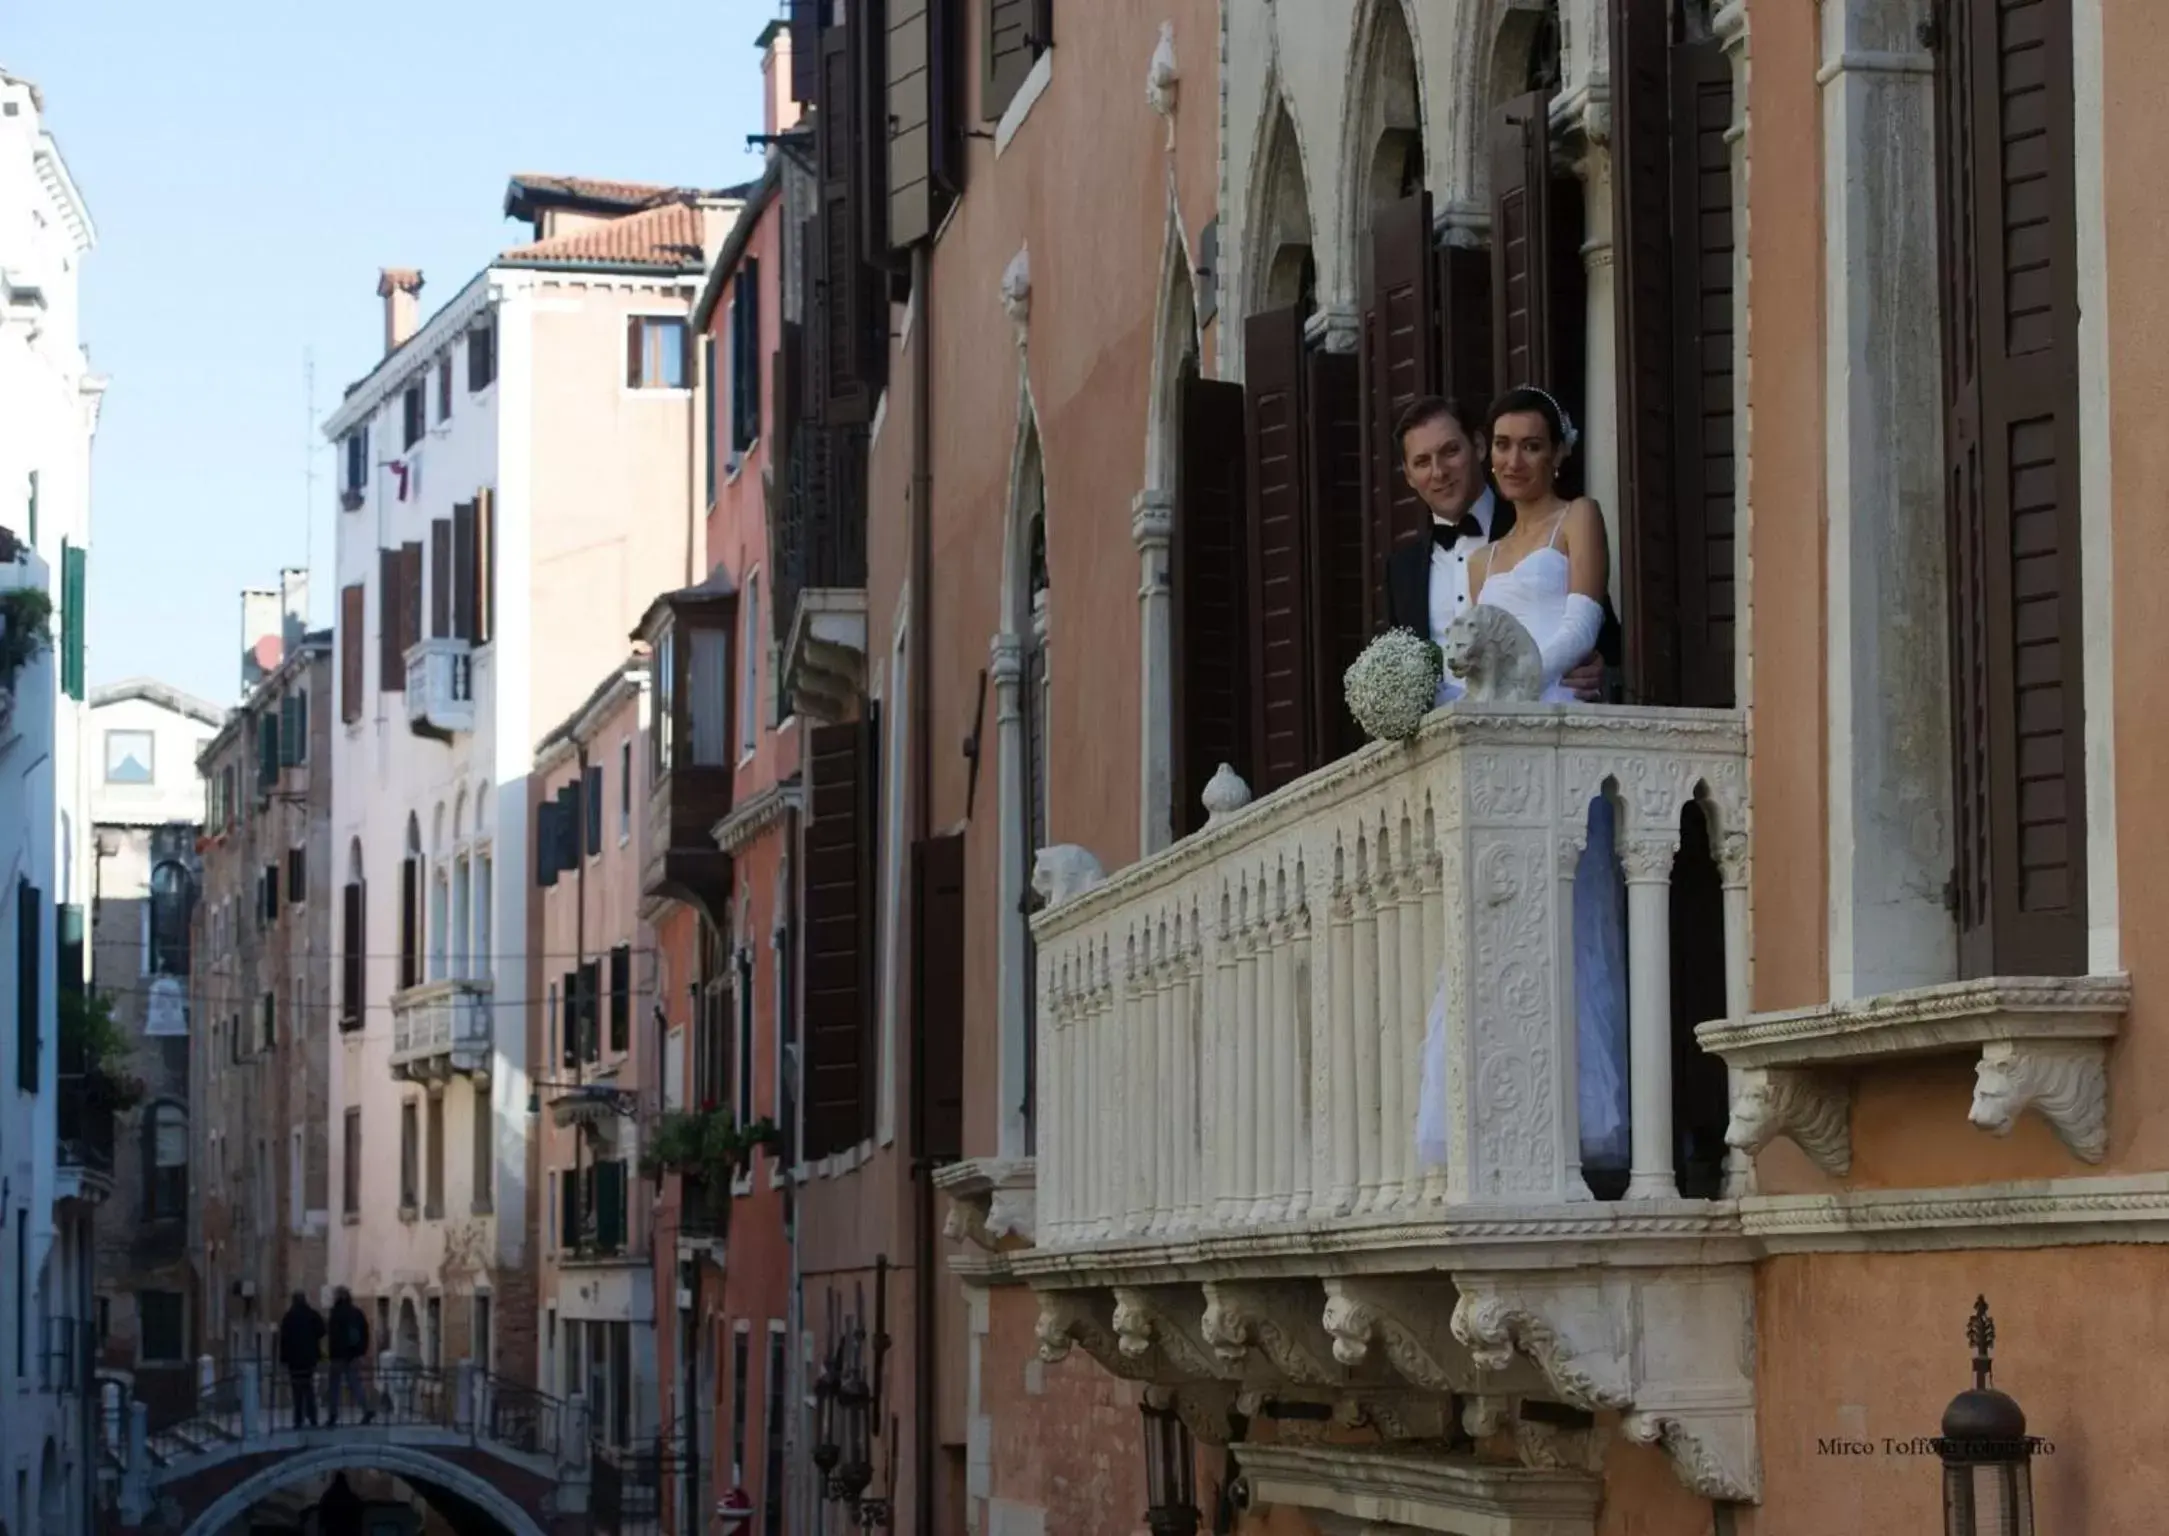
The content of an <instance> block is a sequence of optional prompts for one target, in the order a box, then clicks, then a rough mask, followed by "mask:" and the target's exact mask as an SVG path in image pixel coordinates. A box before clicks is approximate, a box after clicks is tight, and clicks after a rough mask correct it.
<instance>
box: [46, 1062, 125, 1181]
mask: <svg viewBox="0 0 2169 1536" xmlns="http://www.w3.org/2000/svg"><path fill="white" fill-rule="evenodd" d="M55 1118H56V1125H55V1130H56V1132H57V1134H58V1139H59V1143H60V1165H61V1166H62V1167H63V1168H78V1169H81V1170H83V1171H84V1172H87V1173H98V1174H107V1175H110V1174H111V1173H112V1172H113V1109H112V1105H111V1103H110V1102H109V1101H108V1100H106V1099H105V1098H104V1097H103V1096H102V1095H101V1094H100V1093H99V1092H95V1091H93V1087H92V1084H91V1083H90V1081H89V1079H88V1078H87V1077H86V1075H85V1074H82V1073H70V1072H63V1073H62V1074H61V1075H60V1098H59V1101H58V1103H57V1105H56V1108H55Z"/></svg>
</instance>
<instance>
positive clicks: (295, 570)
mask: <svg viewBox="0 0 2169 1536" xmlns="http://www.w3.org/2000/svg"><path fill="white" fill-rule="evenodd" d="M279 605H280V607H281V608H282V609H283V610H284V619H285V622H284V624H283V625H282V626H281V628H280V639H281V640H282V642H283V645H284V652H285V654H286V655H288V656H291V655H293V654H294V653H295V652H297V651H299V650H300V649H301V642H302V640H303V639H304V638H305V637H306V636H307V635H308V633H309V573H308V572H307V571H306V570H304V569H302V568H301V567H299V566H288V567H286V568H285V569H284V570H282V571H280V572H279Z"/></svg>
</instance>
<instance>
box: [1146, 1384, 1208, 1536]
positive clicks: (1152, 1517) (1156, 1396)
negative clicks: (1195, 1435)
mask: <svg viewBox="0 0 2169 1536" xmlns="http://www.w3.org/2000/svg"><path fill="white" fill-rule="evenodd" d="M1142 1408H1143V1411H1144V1419H1145V1423H1144V1439H1145V1497H1146V1500H1147V1502H1148V1503H1149V1505H1150V1508H1148V1509H1147V1510H1146V1511H1145V1525H1146V1528H1147V1529H1148V1530H1150V1531H1151V1532H1152V1536H1197V1528H1198V1513H1197V1482H1196V1477H1197V1469H1196V1459H1197V1458H1196V1456H1195V1454H1194V1453H1193V1451H1192V1448H1191V1444H1190V1429H1189V1426H1188V1425H1186V1424H1184V1423H1183V1422H1182V1419H1181V1417H1180V1416H1179V1415H1178V1414H1177V1413H1176V1412H1175V1396H1174V1394H1173V1393H1172V1392H1169V1391H1166V1390H1165V1389H1162V1388H1158V1387H1148V1388H1147V1389H1146V1390H1145V1397H1144V1402H1143V1404H1142Z"/></svg>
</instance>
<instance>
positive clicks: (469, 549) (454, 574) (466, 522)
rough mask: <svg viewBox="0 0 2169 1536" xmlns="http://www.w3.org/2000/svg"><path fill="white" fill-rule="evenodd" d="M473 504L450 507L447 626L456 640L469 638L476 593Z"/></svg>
mask: <svg viewBox="0 0 2169 1536" xmlns="http://www.w3.org/2000/svg"><path fill="white" fill-rule="evenodd" d="M475 550H476V541H475V504H474V503H473V502H471V501H462V502H459V503H457V504H456V505H454V506H453V508H452V554H451V566H450V569H449V570H448V572H447V574H448V575H449V576H450V578H451V583H450V584H451V589H452V594H451V610H452V611H451V628H450V629H449V630H448V631H447V633H449V634H451V635H452V636H453V637H455V638H456V639H460V640H473V639H475V638H476V635H475V614H476V612H477V611H478V608H479V603H478V601H477V599H478V596H479V594H478V593H477V591H476V588H475Z"/></svg>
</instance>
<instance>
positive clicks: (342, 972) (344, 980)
mask: <svg viewBox="0 0 2169 1536" xmlns="http://www.w3.org/2000/svg"><path fill="white" fill-rule="evenodd" d="M366 893H367V887H366V886H365V885H364V884H363V883H362V882H361V881H359V880H349V881H348V882H347V884H346V888H345V889H344V890H343V891H342V892H341V893H340V901H341V906H340V913H339V936H340V955H339V1027H340V1028H341V1029H348V1030H353V1029H359V1028H361V1024H362V1007H363V997H362V978H363V976H364V975H365V974H366V972H365V969H364V966H365V962H366V960H367V956H368V951H367V949H366V948H365V946H364V929H365V926H366V924H365V921H364V914H365V912H366V910H367V908H366V905H365V900H364V898H365V896H366Z"/></svg>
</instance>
